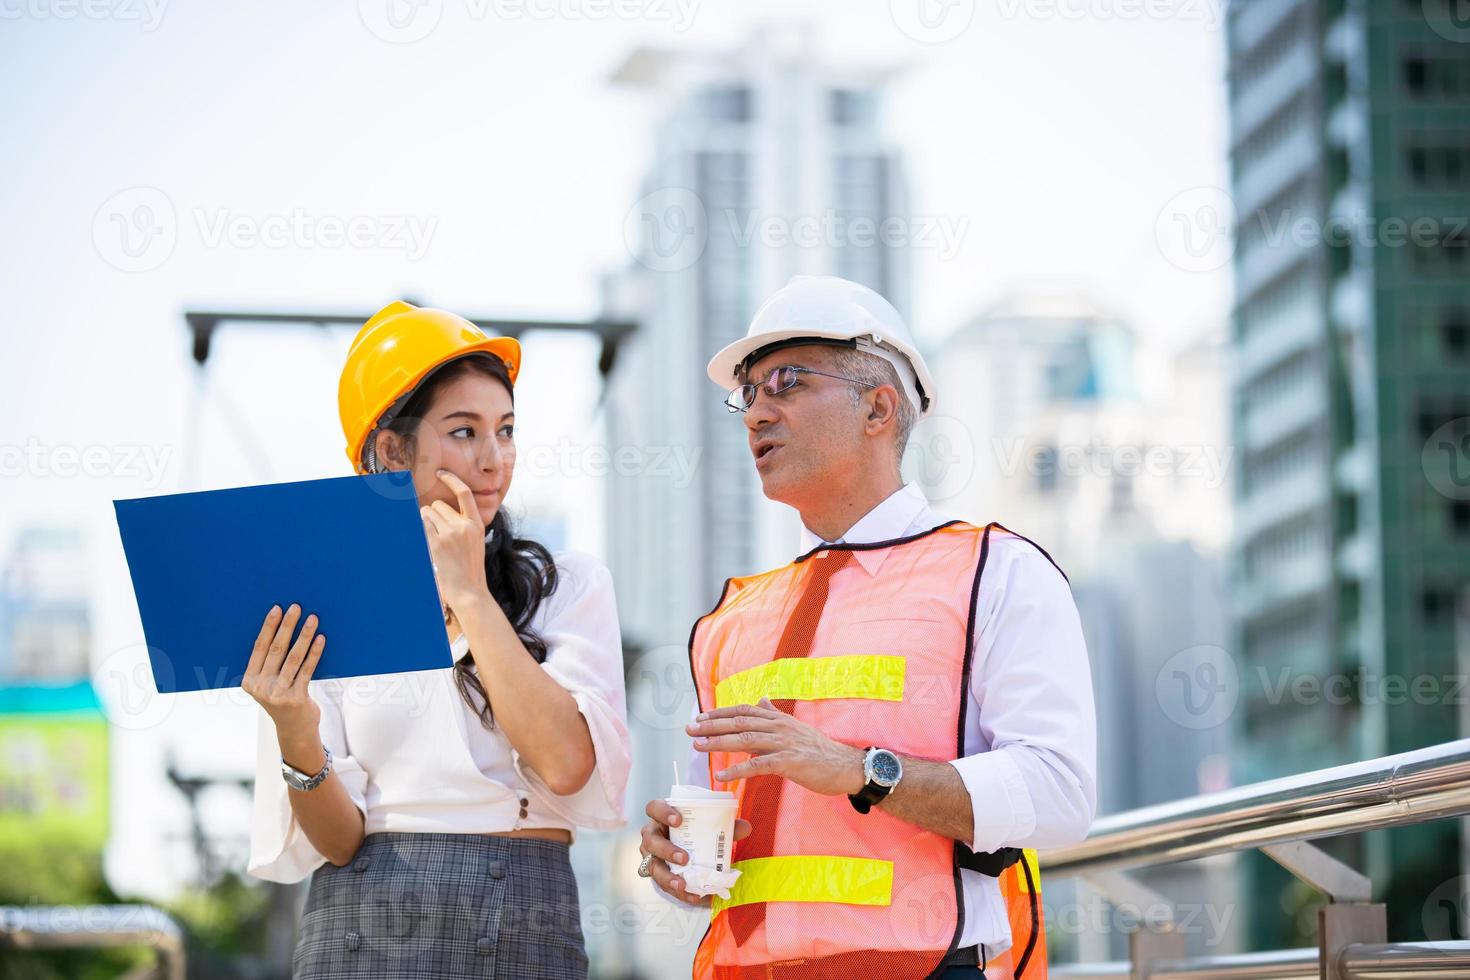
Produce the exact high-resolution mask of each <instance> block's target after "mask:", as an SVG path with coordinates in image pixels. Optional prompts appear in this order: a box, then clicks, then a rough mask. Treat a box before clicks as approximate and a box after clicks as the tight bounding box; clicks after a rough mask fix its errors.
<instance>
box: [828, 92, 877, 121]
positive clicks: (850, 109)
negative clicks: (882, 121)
mask: <svg viewBox="0 0 1470 980" xmlns="http://www.w3.org/2000/svg"><path fill="white" fill-rule="evenodd" d="M829 105H830V107H831V120H832V125H834V126H870V125H873V124H874V123H875V122H876V121H877V118H878V100H877V99H876V98H874V96H873V93H872V92H862V91H856V90H853V89H835V90H834V91H833V92H832V93H831V99H830V102H829Z"/></svg>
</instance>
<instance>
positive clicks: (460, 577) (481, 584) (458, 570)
mask: <svg viewBox="0 0 1470 980" xmlns="http://www.w3.org/2000/svg"><path fill="white" fill-rule="evenodd" d="M439 479H440V480H442V481H443V482H444V485H445V486H446V487H448V488H449V489H450V491H451V492H453V494H454V498H455V500H456V501H458V503H459V510H455V509H454V508H453V507H450V506H449V505H448V504H446V503H445V502H444V501H442V500H436V501H434V502H433V503H431V504H429V505H428V506H427V507H420V508H419V512H420V513H421V514H422V515H423V518H424V534H425V536H427V537H428V539H429V556H430V558H432V559H433V562H434V577H435V579H436V580H437V581H438V583H439V595H440V596H441V597H442V598H443V599H444V602H445V604H446V605H448V606H449V608H450V609H451V610H452V609H454V608H455V607H456V606H461V605H464V604H468V603H470V602H475V601H478V600H480V599H484V598H486V597H487V596H489V594H490V586H489V585H488V584H486V582H485V525H483V524H481V523H480V509H479V508H478V507H477V506H476V505H475V494H474V492H473V491H472V490H470V488H469V487H468V486H466V485H465V483H464V481H463V480H461V479H460V478H459V477H457V476H455V475H454V474H453V473H451V472H449V471H448V470H440V471H439Z"/></svg>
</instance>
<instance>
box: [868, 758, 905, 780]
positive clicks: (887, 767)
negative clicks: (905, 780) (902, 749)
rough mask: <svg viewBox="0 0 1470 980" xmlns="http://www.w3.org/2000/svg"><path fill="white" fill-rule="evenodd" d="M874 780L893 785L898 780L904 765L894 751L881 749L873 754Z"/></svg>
mask: <svg viewBox="0 0 1470 980" xmlns="http://www.w3.org/2000/svg"><path fill="white" fill-rule="evenodd" d="M872 771H873V782H875V783H877V784H878V785H880V786H892V785H893V784H894V783H896V782H898V777H899V775H900V774H901V773H902V772H903V766H902V764H901V763H900V762H899V761H898V756H896V755H894V754H893V753H892V752H887V751H883V750H879V751H877V752H874V753H873V755H872Z"/></svg>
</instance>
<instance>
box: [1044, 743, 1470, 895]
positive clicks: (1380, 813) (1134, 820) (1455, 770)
mask: <svg viewBox="0 0 1470 980" xmlns="http://www.w3.org/2000/svg"><path fill="white" fill-rule="evenodd" d="M1467 813H1470V739H1461V740H1459V741H1456V742H1447V743H1445V744H1443V745H1436V746H1432V747H1430V748H1427V749H1420V750H1418V751H1414V752H1404V753H1402V754H1400V755H1391V756H1386V757H1384V758H1382V759H1374V760H1371V761H1368V762H1358V763H1352V764H1350V765H1346V766H1336V767H1334V768H1331V769H1319V770H1317V771H1315V772H1309V773H1303V774H1301V775H1298V776H1286V777H1284V778H1281V779H1273V780H1270V781H1268V782H1264V783H1256V784H1254V785H1251V786H1241V787H1237V788H1235V789H1230V790H1225V791H1223V792H1219V793H1211V794H1209V795H1207V796H1197V797H1193V798H1191V799H1187V800H1180V801H1177V802H1174V803H1163V804H1159V805H1157V806H1150V807H1144V808H1142V809H1138V810H1131V811H1129V812H1127V813H1118V814H1114V815H1112V816H1108V817H1104V818H1102V819H1101V820H1098V821H1097V822H1096V823H1095V824H1094V825H1093V828H1092V832H1091V834H1089V835H1088V838H1087V839H1086V840H1085V841H1082V842H1081V843H1079V844H1073V845H1070V846H1068V847H1058V848H1053V849H1051V850H1049V851H1043V852H1042V854H1041V855H1040V857H1041V865H1042V867H1043V868H1044V869H1045V871H1046V873H1047V874H1048V875H1051V876H1053V877H1055V876H1057V875H1076V874H1085V873H1088V872H1093V871H1104V870H1110V869H1120V868H1135V867H1145V866H1148V865H1155V864H1169V863H1172V862H1175V861H1187V860H1193V859H1195V858H1202V857H1209V856H1211V855H1215V854H1227V853H1230V852H1232V851H1241V850H1249V849H1251V848H1258V847H1265V846H1268V845H1271V844H1281V843H1286V842H1288V841H1297V840H1310V839H1313V838H1318V837H1331V836H1334V835H1337V834H1347V833H1361V832H1363V831H1367V830H1378V829H1380V828H1384V827H1397V826H1401V825H1403V824H1410V823H1419V822H1421V821H1425V820H1434V819H1438V818H1441V817H1453V816H1460V815H1463V814H1467Z"/></svg>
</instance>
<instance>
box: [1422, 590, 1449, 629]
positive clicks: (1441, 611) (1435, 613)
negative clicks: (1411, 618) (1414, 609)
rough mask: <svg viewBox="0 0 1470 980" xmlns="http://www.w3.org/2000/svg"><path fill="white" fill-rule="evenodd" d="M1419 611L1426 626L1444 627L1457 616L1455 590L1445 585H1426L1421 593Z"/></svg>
mask: <svg viewBox="0 0 1470 980" xmlns="http://www.w3.org/2000/svg"><path fill="white" fill-rule="evenodd" d="M1419 611H1420V614H1421V615H1422V616H1423V618H1424V625H1425V626H1443V625H1445V624H1446V623H1448V622H1449V621H1450V619H1451V617H1453V616H1454V614H1455V590H1454V589H1452V588H1448V587H1446V586H1443V585H1426V586H1425V587H1424V588H1423V590H1422V591H1420V593H1419Z"/></svg>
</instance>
